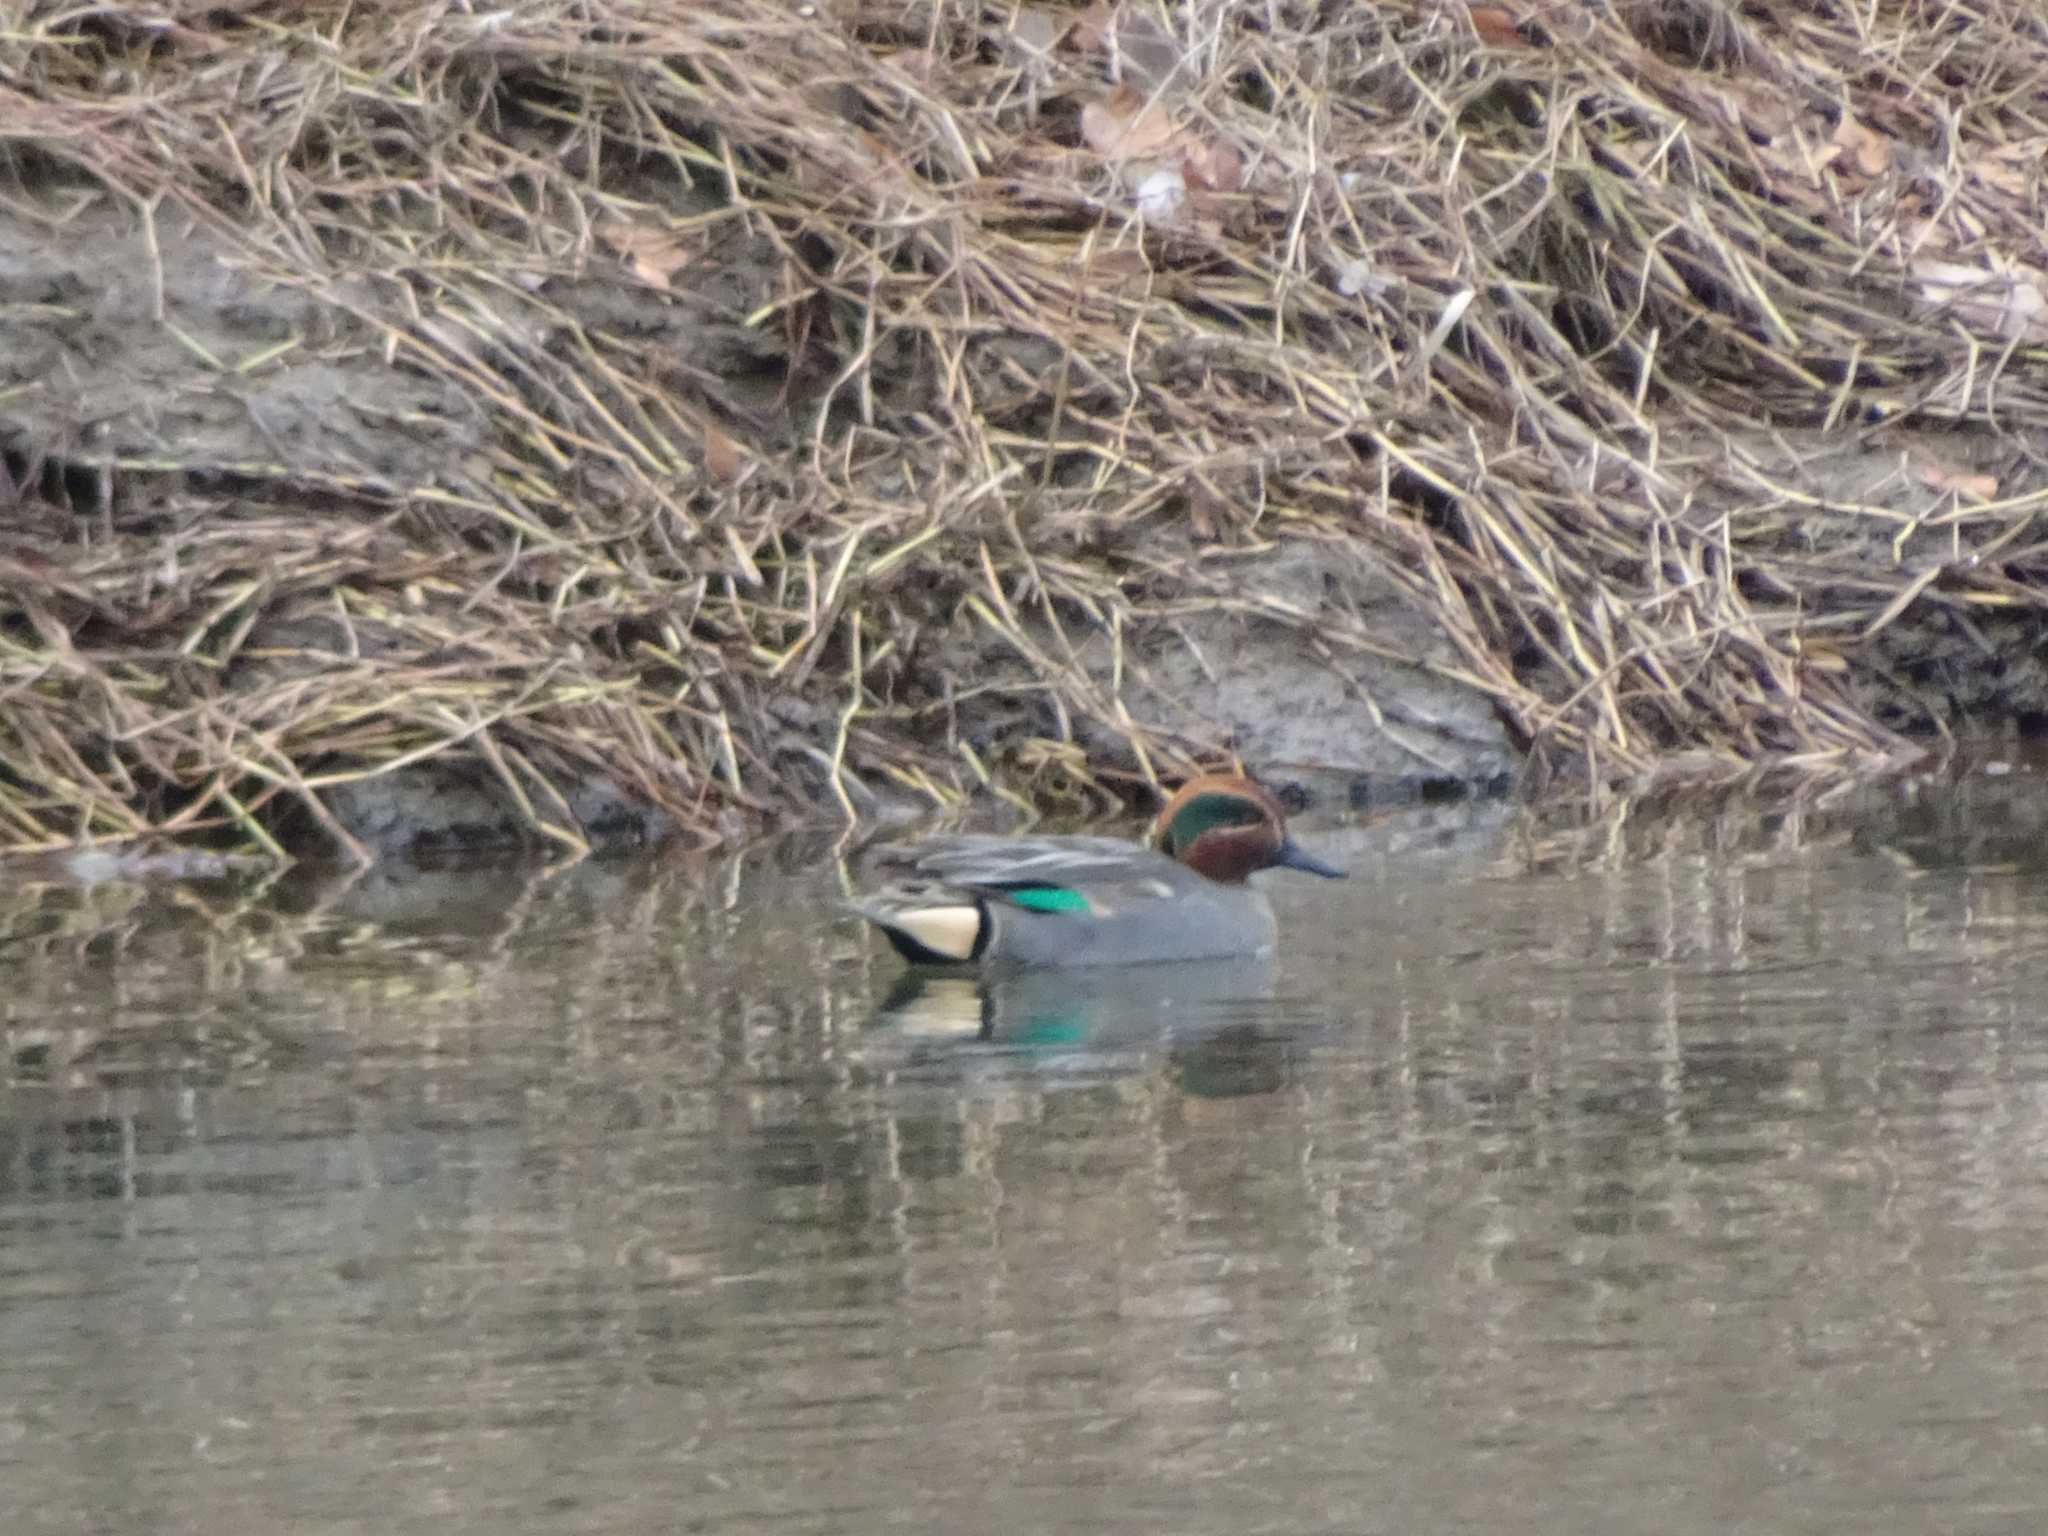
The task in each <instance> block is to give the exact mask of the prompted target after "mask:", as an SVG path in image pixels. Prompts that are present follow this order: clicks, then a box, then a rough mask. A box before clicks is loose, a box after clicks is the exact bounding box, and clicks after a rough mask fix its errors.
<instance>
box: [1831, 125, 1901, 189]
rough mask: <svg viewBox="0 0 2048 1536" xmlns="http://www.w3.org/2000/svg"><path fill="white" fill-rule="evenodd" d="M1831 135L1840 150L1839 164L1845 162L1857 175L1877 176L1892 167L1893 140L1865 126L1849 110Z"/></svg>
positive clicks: (1833, 142) (1832, 141) (1832, 140)
mask: <svg viewBox="0 0 2048 1536" xmlns="http://www.w3.org/2000/svg"><path fill="white" fill-rule="evenodd" d="M1828 138H1829V142H1830V143H1832V144H1833V145H1834V146H1835V147H1836V148H1837V149H1839V150H1840V151H1841V156H1840V159H1839V161H1838V162H1837V163H1846V164H1847V165H1848V167H1849V169H1850V170H1852V171H1854V172H1855V173H1856V174H1857V175H1858V176H1863V177H1868V178H1875V177H1878V176H1882V175H1883V174H1884V173H1885V172H1886V171H1888V170H1890V169H1891V167H1892V141H1891V140H1890V139H1888V138H1886V137H1885V136H1884V135H1883V134H1881V133H1878V132H1876V131H1875V130H1874V129H1870V128H1866V127H1864V126H1863V124H1861V123H1859V122H1857V121H1856V119H1855V117H1854V116H1853V115H1852V114H1850V113H1849V112H1847V111H1844V112H1843V113H1842V120H1841V121H1840V122H1839V123H1837V124H1835V131H1834V132H1833V133H1832V134H1830V135H1829V136H1828Z"/></svg>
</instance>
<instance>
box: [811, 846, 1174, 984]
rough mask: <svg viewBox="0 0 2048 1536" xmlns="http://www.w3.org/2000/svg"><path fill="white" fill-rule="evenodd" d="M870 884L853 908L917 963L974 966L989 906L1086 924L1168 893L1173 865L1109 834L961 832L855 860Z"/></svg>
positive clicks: (987, 928) (988, 925)
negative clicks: (991, 834)
mask: <svg viewBox="0 0 2048 1536" xmlns="http://www.w3.org/2000/svg"><path fill="white" fill-rule="evenodd" d="M863 864H864V865H865V871H864V872H865V874H866V876H867V878H868V879H869V880H871V881H872V882H873V884H872V886H871V888H870V889H869V890H868V891H867V893H866V894H865V895H864V896H862V897H861V898H860V899H859V900H857V901H855V902H854V903H853V904H852V905H853V910H854V911H856V912H858V913H859V914H860V915H861V916H862V917H865V918H866V919H867V920H868V921H869V922H871V923H873V924H875V925H876V926H877V927H879V928H880V929H881V930H882V931H883V932H884V933H886V934H887V935H888V936H889V941H890V942H891V943H892V944H894V945H895V946H896V948H897V949H898V951H900V952H901V953H902V955H903V956H904V958H905V959H907V960H910V961H912V962H914V963H917V964H950V963H953V962H958V961H967V960H978V959H980V958H981V956H982V952H983V950H984V949H986V948H987V946H988V943H989V936H990V932H991V929H992V927H993V925H994V917H993V913H992V909H993V908H995V907H996V906H999V905H1000V906H1001V907H1003V908H1005V909H1008V910H1011V911H1015V912H1019V913H1020V915H1021V914H1024V913H1028V914H1030V920H1032V921H1038V920H1041V919H1045V920H1058V921H1062V922H1066V921H1073V922H1086V921H1089V920H1091V919H1093V918H1096V917H1099V916H1100V915H1101V914H1102V913H1103V912H1104V911H1105V910H1107V909H1109V908H1111V907H1114V908H1117V909H1119V910H1128V909H1129V907H1130V905H1131V904H1132V903H1133V902H1134V901H1144V900H1149V899H1163V898H1165V897H1168V896H1171V895H1172V894H1173V888H1172V886H1171V885H1169V884H1168V883H1167V880H1166V878H1164V877H1165V876H1168V875H1170V874H1171V873H1172V872H1173V871H1174V869H1175V868H1176V866H1175V865H1174V864H1173V862H1172V861H1171V860H1169V859H1165V858H1161V857H1159V856H1158V855H1157V854H1152V853H1148V852H1147V851H1146V850H1145V849H1143V848H1141V847H1139V846H1138V845H1136V844H1135V843H1126V842H1119V841H1118V840H1117V839H1115V838H1109V837H1043V838H1040V837H983V836H974V835H971V834H970V835H961V836H955V837H934V838H926V839H925V840H923V841H921V842H915V843H896V844H890V845H888V846H886V847H884V848H880V849H877V850H875V852H874V853H873V854H871V855H870V856H868V858H866V859H865V860H863Z"/></svg>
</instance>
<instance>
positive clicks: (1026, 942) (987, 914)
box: [854, 775, 1344, 969]
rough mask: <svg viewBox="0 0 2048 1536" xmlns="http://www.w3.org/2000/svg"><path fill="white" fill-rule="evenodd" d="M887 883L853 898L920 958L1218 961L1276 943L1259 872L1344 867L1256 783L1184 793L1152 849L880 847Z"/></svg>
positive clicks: (1034, 962)
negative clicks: (1292, 833) (1305, 842)
mask: <svg viewBox="0 0 2048 1536" xmlns="http://www.w3.org/2000/svg"><path fill="white" fill-rule="evenodd" d="M872 868H873V870H874V872H875V873H876V874H878V875H881V876H884V877H886V881H887V883H885V884H883V885H881V886H880V887H879V888H877V889H876V890H875V891H873V892H872V893H871V894H869V895H867V896H866V897H864V898H862V899H861V900H860V901H858V902H856V903H855V904H854V910H855V911H857V912H859V913H860V915H861V916H862V917H865V918H866V919H867V920H868V921H869V922H871V923H873V924H874V925H875V926H876V927H877V928H880V929H881V930H882V932H883V933H884V934H885V935H887V937H888V940H889V942H890V943H891V944H893V945H895V947H896V950H897V953H899V954H901V955H902V956H903V958H904V959H906V960H908V961H910V962H911V963H912V964H914V965H967V964H977V963H978V964H980V965H981V966H983V967H984V968H988V969H1001V968H1008V967H1013V966H1084V965H1130V964H1142V963H1147V962H1154V961H1167V960H1220V959H1228V958H1230V957H1233V956H1241V955H1257V954H1264V953H1267V952H1269V951H1270V950H1271V949H1272V947H1273V941H1274V938H1275V936H1276V932H1277V930H1276V927H1275V924H1274V922H1273V909H1272V908H1271V907H1270V906H1269V905H1267V902H1266V898H1265V895H1264V893H1263V892H1261V891H1259V890H1258V889H1257V888H1255V887H1254V886H1252V885H1250V884H1249V883H1248V877H1249V876H1251V875H1253V874H1255V873H1257V872H1258V871H1259V870H1262V869H1275V868H1280V869H1300V870H1306V871H1307V872H1308V873H1310V874H1312V875H1321V876H1323V877H1324V878H1325V879H1328V880H1341V879H1343V878H1344V871H1342V870H1341V869H1333V868H1332V867H1331V866H1330V865H1328V864H1325V863H1324V862H1323V861H1322V860H1321V859H1318V858H1316V857H1314V856H1313V855H1311V854H1308V853H1305V852H1303V851H1302V850H1301V849H1300V848H1298V847H1297V846H1295V843H1294V840H1293V839H1292V838H1290V837H1289V836H1288V835H1287V819H1286V816H1285V814H1284V813H1283V812H1282V811H1281V809H1280V802H1279V801H1277V800H1275V799H1274V798H1273V796H1272V795H1271V794H1270V793H1269V792H1268V791H1266V790H1265V789H1263V788H1261V787H1260V786H1259V785H1257V784H1254V783H1253V782H1252V781H1251V780H1250V779H1246V778H1240V777H1237V776H1235V775H1230V776H1225V775H1210V776H1206V777H1203V778H1198V779H1194V780H1192V781H1191V782H1189V783H1188V784H1185V785H1183V786H1182V787H1181V790H1180V792H1179V793H1178V794H1176V795H1175V796H1174V797H1173V798H1172V799H1171V800H1170V801H1168V802H1167V805H1166V809H1164V810H1163V811H1161V812H1160V813H1159V819H1158V821H1157V822H1156V823H1154V825H1153V829H1152V837H1151V842H1150V845H1149V846H1147V845H1144V844H1139V843H1127V842H1122V841H1120V840H1118V839H1116V838H1110V837H984V836H960V837H935V838H929V839H926V840H924V841H922V842H915V843H905V844H897V845H894V846H892V847H888V848H884V849H882V850H880V851H879V852H878V853H877V854H876V855H875V856H874V857H873V860H872Z"/></svg>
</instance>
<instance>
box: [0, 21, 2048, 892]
mask: <svg viewBox="0 0 2048 1536" xmlns="http://www.w3.org/2000/svg"><path fill="white" fill-rule="evenodd" d="M644 9H645V8H641V7H626V6H618V7H615V8H611V9H609V10H608V9H607V7H606V6H604V5H590V4H579V5H576V6H569V5H551V4H540V5H534V6H526V7H521V8H519V9H517V10H516V11H504V12H498V13H492V14H490V15H488V16H484V15H474V14H470V13H467V12H465V11H462V10H459V9H455V8H451V7H448V6H445V5H440V4H416V5H393V6H387V7H383V8H381V9H379V10H378V11H376V12H375V13H368V12H364V11H362V10H361V9H360V8H354V7H347V6H343V5H339V4H311V5H293V6H288V7H287V6H276V7H263V6H254V7H244V8H239V9H236V10H216V11H213V12H208V13H203V14H201V13H194V15H193V17H192V18H190V19H186V20H179V21H169V20H165V21H162V22H147V23H138V22H133V21H130V20H123V19H120V18H117V17H113V16H109V15H101V14H97V13H93V12H90V11H85V12H77V11H74V12H66V13H64V14H63V15H61V16H53V17H50V18H46V19H44V20H42V21H40V22H33V23H30V24H28V25H26V26H25V27H24V28H22V29H21V30H18V31H17V32H15V33H13V34H11V35H10V37H9V38H8V39H7V40H6V41H5V43H4V44H0V61H4V64H5V67H4V69H0V446H4V453H0V464H4V466H5V468H6V471H7V479H8V481H9V482H10V484H9V485H6V486H0V492H6V493H12V494H11V495H10V496H9V500H10V502H11V504H10V505H9V506H8V507H7V509H6V516H5V518H4V521H0V692H4V696H5V709H4V712H0V845H5V846H7V847H11V848H17V849H26V848H50V847H57V846H62V845H65V844H67V843H71V842H74V841H78V840H84V839H129V838H141V837H150V836H157V835H169V836H171V837H173V838H176V839H179V840H183V841H193V842H206V843H225V844H228V845H230V846H233V847H237V848H240V849H244V850H250V851H257V852H265V853H269V854H272V855H282V854H285V853H288V852H292V851H298V850H302V849H307V848H338V849H340V850H341V851H343V852H344V853H347V854H352V855H356V856H359V857H365V858H367V857H373V856H375V855H376V854H377V853H378V852H380V851H384V850H389V849H395V848H400V847H406V846H411V845H414V844H417V843H419V842H421V841H428V842H455V843H469V842H495V841H502V840H506V839H516V838H524V839H530V840H538V841H543V842H553V843H558V844H561V845H565V846H571V847H581V846H587V845H589V844H591V843H593V842H607V841H618V840H637V839H644V838H652V837H657V836H662V835H666V834H668V833H672V832H681V833H684V834H686V835H689V836H692V837H695V838H699V839H703V840H714V839H719V838H722V837H726V836H729V835H732V834H735V833H738V832H742V831H746V830H751V829H754V828H756V827H759V826H761V825H763V824H766V823H770V822H776V821H785V820H792V819H803V818H816V817H820V816H823V817H830V818H839V819H846V818H851V817H856V816H858V817H872V816H876V815H881V814H887V813H890V812H892V811H894V810H897V809H904V808H915V807H919V806H926V807H931V806H949V805H954V804H958V803H960V802H962V801H966V800H969V799H972V798H975V797H978V796H983V795H997V796H1001V797H1003V798H1006V799H1009V800H1012V801H1014V802H1017V803H1018V804H1020V805H1028V806H1030V807H1032V808H1034V809H1058V810H1066V811H1073V810H1088V809H1092V808H1099V807H1106V806H1108V805H1110V804H1112V803H1114V802H1115V801H1117V800H1119V799H1141V798H1143V797H1144V794H1145V789H1146V785H1147V783H1148V781H1154V780H1157V779H1159V778H1161V777H1167V778H1170V777H1173V776H1175V775H1177V774H1179V773H1181V772H1184V771H1186V770H1187V769H1188V768H1190V767H1191V766H1193V765H1195V764H1197V763H1201V762H1209V761H1214V760H1216V759H1218V758H1221V757H1225V756H1228V755H1231V754H1236V755H1239V756H1241V757H1243V758H1244V759H1245V760H1246V761H1247V762H1249V763H1250V764H1252V765H1253V766H1254V767H1255V768H1257V769H1259V770H1260V771H1262V772H1264V773H1266V774H1267V775H1268V776H1270V777H1277V778H1282V779H1284V778H1286V777H1288V776H1289V775H1290V774H1291V773H1293V772H1295V770H1298V769H1310V768H1313V769H1316V770H1320V771H1321V772H1322V774H1323V776H1324V777H1327V774H1328V773H1329V772H1330V771H1335V772H1337V773H1338V774H1340V775H1343V776H1345V777H1347V778H1348V780H1349V782H1350V783H1351V784H1352V786H1353V792H1354V793H1355V794H1359V795H1362V796H1365V797H1368V798H1370V797H1373V796H1377V795H1387V794H1402V793H1412V792H1415V791H1416V790H1417V789H1419V788H1427V787H1450V788H1455V787H1457V786H1463V785H1471V784H1496V783H1499V782H1501V781H1502V780H1504V779H1506V778H1508V777H1510V776H1513V775H1515V774H1517V773H1520V772H1523V771H1526V769H1527V768H1528V766H1529V765H1531V764H1533V765H1535V767H1536V768H1537V769H1538V770H1539V771H1540V772H1542V773H1544V774H1546V775H1547V774H1553V773H1558V772H1568V773H1588V774H1591V775H1592V776H1593V777H1594V778H1596V779H1600V780H1614V779H1637V780H1639V779H1642V778H1644V777H1651V776H1656V775H1660V774H1671V773H1684V774H1688V775H1696V776H1699V777H1703V778H1716V777H1727V776H1734V775H1739V774H1743V773H1747V772H1751V771H1753V770H1754V769H1755V768H1757V767H1759V766H1778V767H1784V766H1789V767H1794V768H1797V769H1801V770H1804V771H1822V772H1855V771H1859V770H1863V769H1868V768H1872V767H1881V766H1884V765H1887V764H1892V763H1896V762H1899V761H1902V760H1904V759H1906V758H1908V757H1910V756H1911V755H1913V754H1914V753H1916V752H1918V751H1920V750H1922V749H1923V748H1924V747H1926V746H1928V745H1930V744H1932V745H1937V746H1938V745H1939V743H1940V742H1941V740H1942V739H1943V737H1944V736H1945V735H1946V734H1947V733H1948V732H1950V731H1952V730H1953V729H1955V728H1956V727H1957V726H1958V725H1960V724H1963V723H1965V722H1967V723H1971V724H1975V725H1985V724H2000V725H2005V724H2009V725H2013V726H2015V727H2018V728H2022V729H2031V728H2032V727H2033V726H2035V725H2036V724H2037V723H2038V722H2039V721H2040V720H2041V719H2043V718H2048V671H2044V666H2043V662H2042V661H2041V659H2040V657H2041V653H2042V647H2041V644H2040V642H2041V640H2042V638H2043V635H2042V629H2043V625H2042V620H2041V615H2042V613H2043V610H2044V605H2048V584H2044V579H2043V578H2044V575H2048V544H2044V542H2043V541H2042V539H2041V537H2040V535H2039V532H2038V530H2037V529H2036V526H2035V525H2036V523H2037V521H2038V519H2039V515H2040V512H2041V510H2042V508H2043V507H2044V506H2048V471H2044V468H2043V465H2042V461H2041V456H2040V452H2039V449H2038V447H2037V446H2034V445H2037V444H2038V443H2039V442H2040V441H2041V437H2040V434H2041V431H2042V428H2043V425H2044V423H2048V366H2044V364H2048V276H2044V274H2048V234H2044V230H2048V217H2044V206H2043V199H2044V188H2043V178H2042V176H2041V171H2040V167H2041V163H2042V156H2043V152H2044V148H2048V121H2044V118H2048V114H2044V113H2043V112H2042V109H2041V108H2040V105H2039V104H2040V103H2041V102H2042V101H2043V100H2044V99H2048V91H2044V87H2048V22H2044V21H2043V20H2042V18H2041V17H2040V16H2039V15H2038V13H2037V12H2036V10H2035V9H2034V8H2033V7H2031V6H2026V5H2021V4H2018V3H2013V4H2003V5H2002V4H1997V3H1985V4H1979V5H1977V6H1975V7H1973V8H1971V9H1970V11H1969V19H1968V23H1967V26H1964V25H1963V24H1962V23H1961V22H1959V23H1958V27H1957V28H1955V29H1940V28H1932V27H1928V26H1926V25H1924V24H1923V23H1921V22H1919V21H1916V20H1915V19H1914V18H1913V17H1912V16H1910V15H1907V14H1905V13H1904V10H1903V8H1902V9H1901V13H1900V14H1899V15H1897V16H1862V17H1860V18H1857V19H1856V20H1855V22H1854V25H1855V26H1862V27H1864V28H1866V29H1867V30H1865V31H1863V32H1858V31H1856V30H1854V28H1853V26H1852V22H1851V21H1850V20H1842V21H1839V22H1835V21H1828V20H1825V19H1823V18H1820V17H1815V16H1801V17H1797V18H1789V19H1788V18H1780V19H1779V20H1778V21H1776V22H1773V21H1767V20H1763V19H1759V18H1757V17H1754V16H1750V15H1747V14H1745V13H1743V12H1741V11H1740V10H1738V9H1737V8H1735V7H1731V6H1723V5H1718V4H1714V3H1710V0H1703V3H1699V4H1691V5H1685V6H1669V5H1645V6H1636V7H1618V8H1616V9H1617V14H1616V15H1615V16H1614V17H1613V18H1611V19H1597V18H1595V17H1592V16H1590V15H1577V16H1573V17H1571V18H1569V19H1568V21H1567V19H1561V18H1559V17H1557V16H1553V15H1551V14H1550V13H1548V12H1544V13H1542V14H1541V15H1539V14H1538V13H1537V12H1536V11H1535V10H1534V9H1533V8H1532V9H1531V10H1529V11H1528V12H1527V14H1526V16H1524V15H1523V14H1522V13H1519V12H1517V11H1516V10H1514V9H1513V8H1510V7H1503V6H1477V7H1471V8H1469V9H1466V8H1462V7H1457V6H1451V7H1444V6H1439V5H1435V4H1430V5H1422V4H1414V5H1401V4H1397V5H1390V6H1382V7H1377V8H1375V9H1374V10H1372V11H1371V12H1366V11H1363V10H1358V9H1357V8H1352V9H1347V10H1346V11H1345V12H1344V13H1343V15H1342V16H1341V17H1339V18H1337V19H1336V20H1334V21H1325V20H1324V19H1323V17H1322V16H1321V14H1320V13H1321V10H1323V9H1327V8H1318V7H1314V6H1309V5H1291V4H1284V3H1283V4H1266V3H1261V4H1258V5H1255V6H1254V5H1240V4H1228V3H1218V4H1210V5H1201V6H1191V7H1175V8H1172V9H1171V10H1170V11H1161V12H1154V11H1152V10H1150V9H1149V8H1146V7H1143V6H1139V5H1135V4H1127V5H1125V6H1124V7H1122V8H1121V9H1112V8H1109V7H1105V6H1096V7H1093V8H1090V9H1087V10H1085V11H1084V10H1066V9H1060V8H1054V7H1050V6H1018V7H1010V6H993V7H965V6H957V5H941V4H927V5H916V6H910V7H907V8H906V7H904V6H901V5H895V4H892V5H887V6H884V5H879V4H871V3H865V0H843V3H837V4H831V5H819V6H815V7H807V8H806V7H790V6H787V5H785V4H781V3H779V0H778V3H769V0H714V3H708V4H702V5H697V6H693V7H676V8H673V9H674V10H675V11H676V12H677V13H678V14H677V15H676V16H675V17H673V18H671V19H669V20H666V21H649V20H648V19H647V18H646V16H645V15H644V14H643V12H644ZM1354 10H1356V14H1353V11H1354ZM1958 14H1960V13H1958ZM1567 24H1568V25H1569V28H1570V29H1571V30H1569V31H1567V30H1564V29H1565V28H1566V27H1567ZM1301 776H1302V777H1303V778H1304V779H1305V780H1306V779H1307V778H1308V777H1309V775H1307V774H1306V773H1304V774H1302V775H1301Z"/></svg>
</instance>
